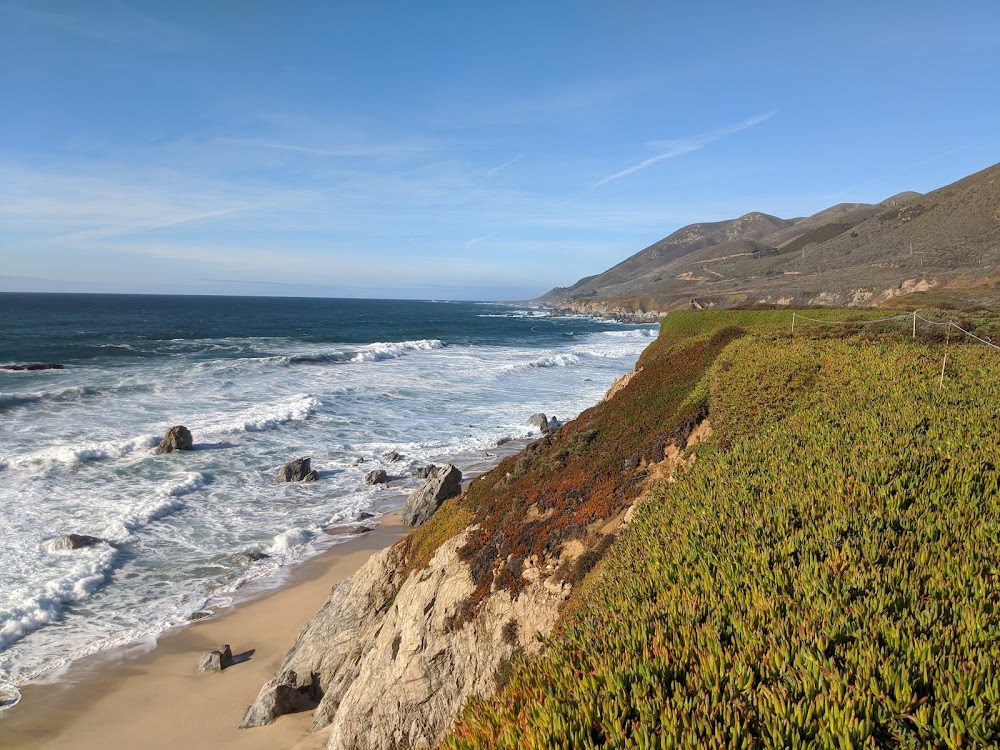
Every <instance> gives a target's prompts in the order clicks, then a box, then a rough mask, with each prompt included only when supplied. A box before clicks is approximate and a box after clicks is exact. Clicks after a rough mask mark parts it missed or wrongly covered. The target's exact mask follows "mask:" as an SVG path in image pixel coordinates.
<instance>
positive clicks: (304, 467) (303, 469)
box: [277, 458, 319, 482]
mask: <svg viewBox="0 0 1000 750" xmlns="http://www.w3.org/2000/svg"><path fill="white" fill-rule="evenodd" d="M309 461H310V459H308V458H297V459H295V460H294V461H290V462H288V463H287V464H285V465H284V466H282V467H281V468H280V469H278V476H277V478H278V481H279V482H315V481H316V480H317V479H319V474H317V473H316V470H315V469H311V468H309Z"/></svg>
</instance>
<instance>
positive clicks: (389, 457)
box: [382, 451, 402, 464]
mask: <svg viewBox="0 0 1000 750" xmlns="http://www.w3.org/2000/svg"><path fill="white" fill-rule="evenodd" d="M382 458H384V459H385V460H386V461H388V462H389V463H391V464H394V463H396V462H397V461H398V460H399V459H401V458H402V456H401V455H399V454H398V453H396V451H389V452H388V453H386V454H385V455H384V456H382Z"/></svg>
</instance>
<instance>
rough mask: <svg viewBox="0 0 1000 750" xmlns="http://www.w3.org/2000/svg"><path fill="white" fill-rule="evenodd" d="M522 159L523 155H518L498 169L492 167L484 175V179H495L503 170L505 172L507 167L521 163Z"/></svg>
mask: <svg viewBox="0 0 1000 750" xmlns="http://www.w3.org/2000/svg"><path fill="white" fill-rule="evenodd" d="M523 158H524V154H518V155H517V156H515V157H514V158H513V159H511V160H510V161H505V162H504V163H503V164H501V165H500V166H499V167H493V169H491V170H490V171H489V172H487V173H486V179H489V178H490V177H495V176H496V175H498V174H500V173H501V172H502V171H503V170H505V169H506V168H507V167H509V166H510V165H511V164H517V162H519V161H521V159H523Z"/></svg>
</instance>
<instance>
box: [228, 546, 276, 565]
mask: <svg viewBox="0 0 1000 750" xmlns="http://www.w3.org/2000/svg"><path fill="white" fill-rule="evenodd" d="M269 557H270V555H269V554H267V553H266V552H261V551H260V550H259V549H248V550H246V551H245V552H240V553H238V554H237V555H236V559H237V560H240V561H242V562H248V563H252V562H258V561H259V560H267V559H268V558H269Z"/></svg>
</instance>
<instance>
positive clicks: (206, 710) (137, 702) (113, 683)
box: [0, 512, 409, 750]
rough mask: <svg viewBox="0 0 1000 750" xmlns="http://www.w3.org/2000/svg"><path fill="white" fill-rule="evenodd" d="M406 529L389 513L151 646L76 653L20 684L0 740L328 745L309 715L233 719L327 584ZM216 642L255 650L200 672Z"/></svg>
mask: <svg viewBox="0 0 1000 750" xmlns="http://www.w3.org/2000/svg"><path fill="white" fill-rule="evenodd" d="M408 530H409V529H408V528H407V527H405V526H403V525H402V522H401V519H400V513H399V512H395V513H391V514H388V515H386V516H384V517H383V518H382V519H381V522H380V524H379V526H378V527H377V528H376V529H375V530H373V531H371V532H368V533H367V534H364V535H362V536H360V537H358V538H357V539H352V540H349V541H347V542H344V543H343V544H339V545H337V546H335V547H333V548H332V549H330V550H328V551H327V552H325V553H323V554H321V555H318V556H316V557H314V558H311V559H309V560H307V561H305V562H304V563H302V564H300V565H298V566H296V567H295V568H294V569H293V570H292V572H291V573H290V575H289V580H288V581H287V582H286V584H285V585H284V586H283V587H282V588H280V589H278V590H276V591H273V592H270V593H267V594H265V595H263V596H261V597H259V598H256V599H252V600H250V601H247V602H245V603H242V604H237V605H236V606H235V607H233V608H231V609H229V610H226V611H225V612H223V613H221V614H220V615H218V616H216V617H213V618H211V619H206V620H202V621H197V622H194V623H192V624H191V625H189V626H187V627H185V628H182V629H180V630H177V631H172V632H168V633H167V634H166V635H164V636H162V637H161V638H160V639H159V641H158V642H157V644H156V647H155V648H154V649H152V650H151V651H148V652H146V653H140V654H136V653H135V650H134V649H133V651H132V653H131V654H130V653H129V652H128V650H119V651H115V652H110V653H107V654H101V655H97V656H94V657H90V658H88V659H82V660H80V661H78V662H76V663H75V664H73V665H72V667H70V669H69V670H68V671H67V673H66V675H65V676H64V678H63V679H62V680H61V681H60V682H57V683H54V684H32V685H27V686H25V687H24V688H23V689H22V691H21V692H22V696H23V698H22V701H21V703H20V704H19V705H17V706H15V707H14V708H13V709H11V710H9V711H6V712H4V714H3V715H2V716H0V747H3V748H5V749H9V748H69V747H72V748H77V749H79V750H89V749H91V748H93V749H94V750H97V749H98V748H100V750H106V749H107V748H144V749H147V750H159V749H160V748H162V749H163V750H167V749H168V748H169V749H170V750H176V748H179V747H183V748H185V750H198V749H199V748H206V749H208V748H219V747H226V748H239V749H241V750H258V749H259V750H274V748H297V750H305V749H307V748H321V747H324V746H325V744H326V741H325V737H324V733H322V732H321V733H318V734H314V735H310V734H308V729H309V726H310V724H311V721H312V719H311V714H310V713H308V712H307V713H302V714H296V715H291V716H285V717H282V718H281V719H280V720H279V721H277V722H276V723H275V724H273V725H271V726H267V727H259V728H257V729H250V730H241V729H238V725H239V723H240V720H241V719H242V717H243V712H244V711H245V710H246V708H247V706H248V705H249V704H250V703H251V702H252V701H253V699H254V698H255V697H256V695H257V692H258V691H259V690H260V687H261V685H263V684H264V682H266V681H267V680H268V679H270V678H271V677H272V676H273V675H274V673H275V671H276V670H277V668H278V666H279V665H280V664H281V661H282V660H283V659H284V657H285V654H286V653H287V652H288V649H289V648H290V647H291V646H292V643H293V642H294V641H295V637H296V635H297V634H298V632H299V630H300V629H301V627H302V626H303V625H304V624H305V623H306V622H307V621H308V620H309V618H311V617H312V616H313V614H315V612H316V611H317V610H318V609H319V608H320V607H321V606H322V605H323V603H324V602H325V601H326V598H327V595H328V594H329V592H330V588H331V587H332V586H333V585H334V584H335V583H337V582H338V581H342V580H344V579H345V578H347V577H349V576H350V575H351V574H353V573H354V572H355V571H356V570H357V569H358V568H360V567H361V565H363V564H364V562H365V561H366V560H368V558H369V557H370V556H371V555H372V554H373V553H374V552H376V551H378V550H380V549H383V548H384V547H387V546H389V545H390V544H392V543H394V542H395V541H397V540H398V539H400V538H402V537H403V536H404V535H405V534H406V532H407V531H408ZM222 643H228V644H230V645H231V646H232V649H233V654H234V655H241V654H247V652H252V654H250V655H249V658H246V659H245V660H244V661H241V662H240V663H237V664H235V665H233V666H232V667H230V668H228V669H226V670H225V671H223V672H218V673H213V674H201V673H199V672H198V671H197V669H196V663H197V660H198V657H199V656H200V655H201V654H202V653H204V652H205V651H209V650H211V649H213V648H216V647H217V646H219V645H220V644H222Z"/></svg>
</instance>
